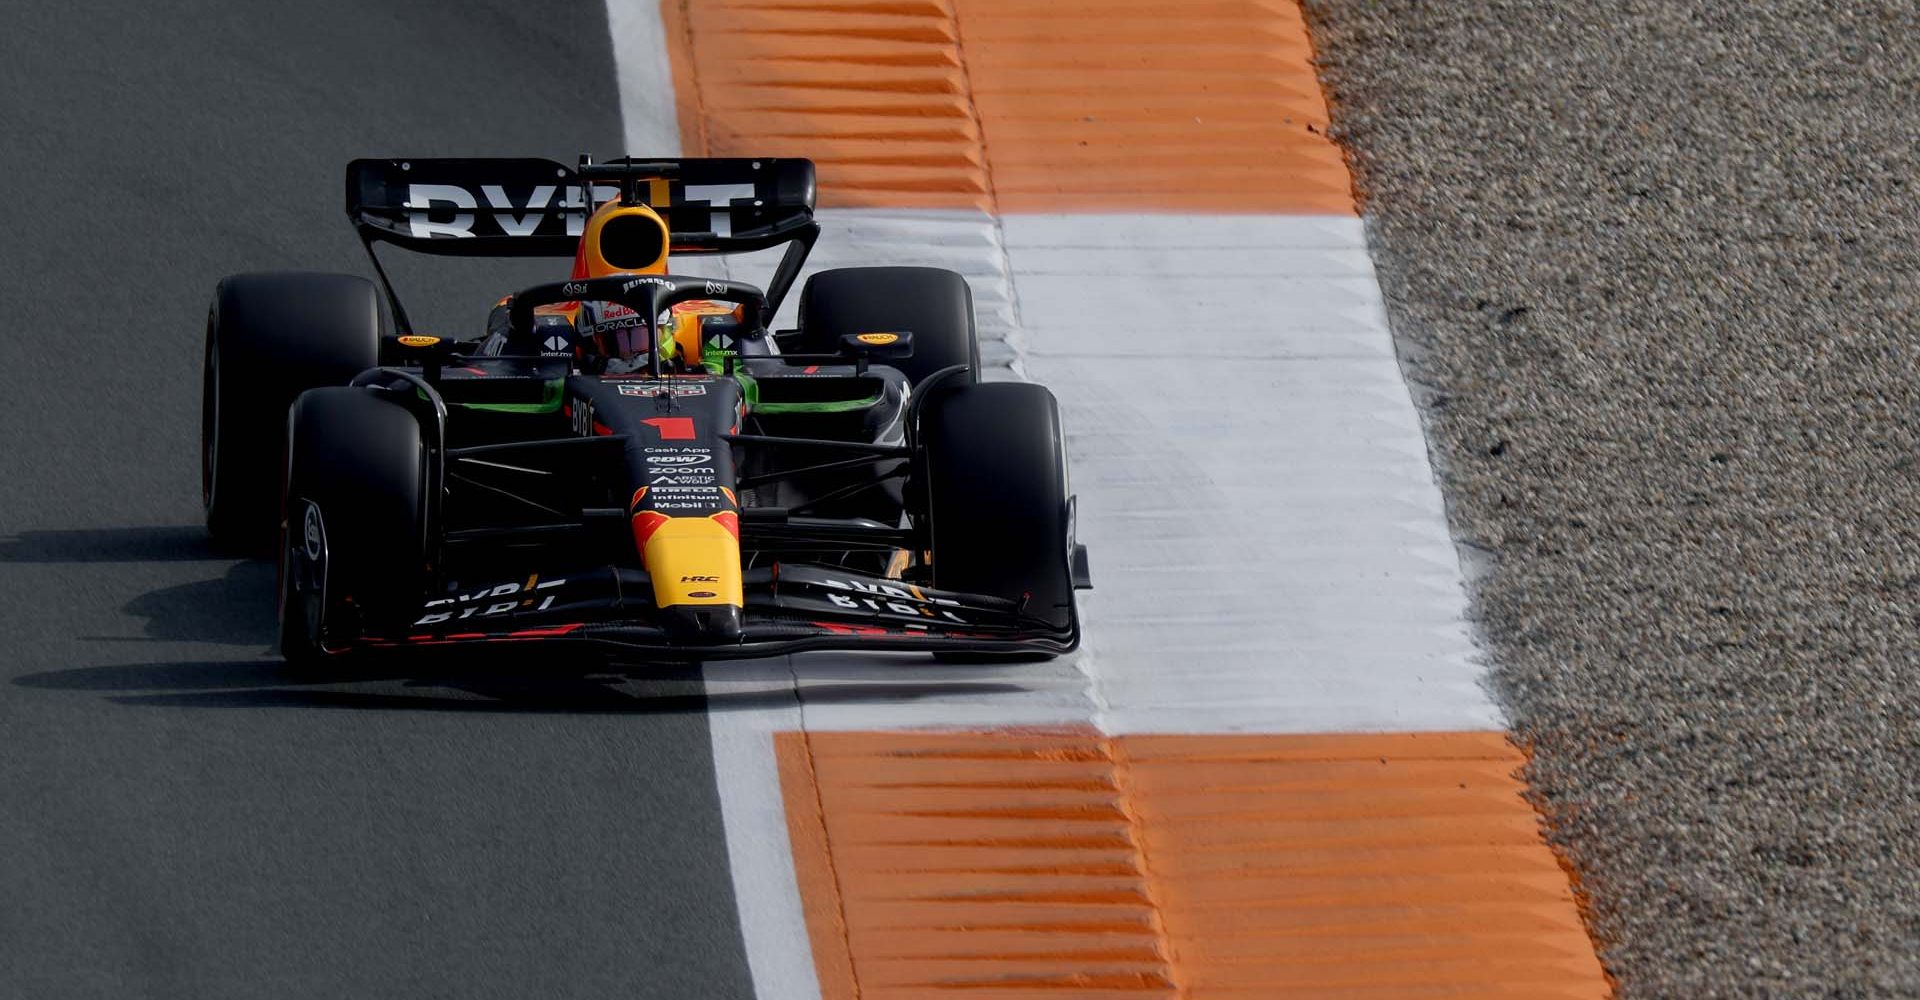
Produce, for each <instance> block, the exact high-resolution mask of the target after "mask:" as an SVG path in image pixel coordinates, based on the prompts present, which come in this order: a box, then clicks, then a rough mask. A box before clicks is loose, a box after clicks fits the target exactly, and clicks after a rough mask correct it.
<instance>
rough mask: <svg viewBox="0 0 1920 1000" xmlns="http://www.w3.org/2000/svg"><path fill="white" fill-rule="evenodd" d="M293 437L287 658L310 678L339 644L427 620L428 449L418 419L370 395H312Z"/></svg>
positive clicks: (285, 551) (285, 577)
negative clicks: (420, 617)
mask: <svg viewBox="0 0 1920 1000" xmlns="http://www.w3.org/2000/svg"><path fill="white" fill-rule="evenodd" d="M287 435H288V438H287V445H286V448H287V464H286V487H285V496H286V503H285V516H284V520H283V525H282V529H281V539H282V544H281V546H280V650H281V652H282V653H283V654H284V655H285V656H286V658H287V661H288V662H289V663H291V664H293V665H294V666H296V667H305V666H310V665H312V664H313V663H315V662H316V661H318V660H319V659H320V658H321V656H322V655H323V652H324V649H325V648H326V647H327V646H329V645H335V646H337V644H338V643H339V642H341V641H343V640H345V639H349V638H352V637H354V636H357V635H360V634H363V633H364V632H366V631H369V630H385V629H391V628H394V627H397V626H400V625H404V624H405V623H406V622H407V621H408V620H410V619H411V617H412V616H413V615H414V614H416V613H418V611H419V609H420V604H421V601H422V599H423V596H424V593H425V589H426V579H427V566H426V555H425V553H426V537H427V536H426V533H427V530H428V527H429V526H428V524H427V523H426V521H427V499H428V498H427V491H428V489H429V487H428V484H427V448H426V445H425V443H424V442H423V441H422V440H421V436H420V424H419V422H418V421H417V420H416V419H415V418H414V416H413V414H411V413H409V412H407V411H406V410H405V409H403V408H401V406H400V405H399V404H397V403H393V402H389V401H387V400H385V399H382V398H380V396H378V395H377V394H376V393H375V392H374V390H371V389H364V388H347V387H328V388H323V389H314V390H311V391H309V392H307V393H304V394H302V395H301V396H300V398H299V399H298V400H297V401H295V403H294V404H293V411H292V413H291V414H290V416H289V418H288V421H287ZM329 640H331V642H329Z"/></svg>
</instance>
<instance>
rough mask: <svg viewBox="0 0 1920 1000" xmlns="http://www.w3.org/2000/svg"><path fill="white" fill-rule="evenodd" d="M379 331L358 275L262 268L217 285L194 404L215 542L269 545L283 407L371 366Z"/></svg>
mask: <svg viewBox="0 0 1920 1000" xmlns="http://www.w3.org/2000/svg"><path fill="white" fill-rule="evenodd" d="M380 331H381V322H380V300H379V296H378V294H377V293H376V292H375V290H374V287H373V284H372V283H371V282H369V281H367V280H366V279H364V278H358V277H355V276H353V275H347V274H306V273H296V272H286V273H280V272H263V273H257V274H235V275H231V276H229V277H227V278H226V279H224V280H223V281H221V282H220V286H219V287H218V288H217V289H216V290H215V291H214V294H213V304H212V306H211V307H210V308H209V309H208V310H207V341H206V354H205V360H204V362H203V367H202V370H201V407H200V488H201V500H202V502H203V503H204V505H205V508H206V517H207V532H208V534H210V535H211V536H212V538H213V543H214V545H215V546H216V547H217V548H219V549H221V550H223V551H226V552H231V553H234V554H236V555H266V554H268V553H269V552H271V551H272V548H273V539H274V525H275V524H277V523H278V521H279V514H280V510H279V503H278V501H279V492H280V475H279V468H280V459H281V451H280V449H281V447H282V445H283V443H284V442H285V439H286V433H287V407H289V406H291V405H292V404H293V400H294V397H295V396H298V395H300V393H301V392H303V391H305V390H307V389H311V388H315V387H317V386H323V385H345V384H346V383H347V382H348V381H349V380H351V379H352V378H353V377H354V376H355V375H358V374H360V373H361V372H362V371H365V370H366V369H368V368H372V367H373V366H374V365H376V364H377V363H378V362H379V356H380Z"/></svg>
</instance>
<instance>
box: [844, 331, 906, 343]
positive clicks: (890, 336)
mask: <svg viewBox="0 0 1920 1000" xmlns="http://www.w3.org/2000/svg"><path fill="white" fill-rule="evenodd" d="M854 339H855V340H858V341H859V342H861V343H862V344H874V345H882V344H891V343H893V342H894V341H896V340H899V339H900V335H899V334H897V333H863V334H861V335H859V336H858V337H855V338H854Z"/></svg>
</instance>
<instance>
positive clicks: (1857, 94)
mask: <svg viewBox="0 0 1920 1000" xmlns="http://www.w3.org/2000/svg"><path fill="white" fill-rule="evenodd" d="M1307 7H1308V10H1309V13H1310V15H1311V17H1312V22H1313V26H1314V29H1315V32H1316V43H1317V47H1318V49H1319V52H1320V59H1321V64H1322V68H1323V72H1324V75H1325V77H1326V79H1327V81H1328V84H1329V88H1330V93H1331V97H1332V99H1333V101H1334V120H1335V123H1336V126H1337V127H1338V129H1339V132H1340V136H1341V138H1342V139H1343V140H1344V142H1345V143H1347V144H1348V146H1349V147H1350V148H1351V150H1352V153H1353V158H1354V162H1355V166H1356V174H1357V178H1358V184H1359V187H1360V190H1361V193H1362V195H1363V196H1364V197H1365V199H1366V212H1367V214H1368V216H1369V218H1370V221H1371V225H1372V235H1373V241H1374V244H1375V250H1376V253H1377V255H1378V258H1379V263H1380V269H1381V279H1382V281H1383V283H1384V286H1385V290H1386V294H1387V300H1388V304H1389V309H1390V311H1391V315H1392V320H1393V323H1394V325H1395V328H1396V330H1397V331H1398V334H1399V336H1400V337H1401V338H1402V344H1403V353H1404V365H1405V368H1406V371H1407V373H1408V375H1409V376H1410V378H1411V379H1412V380H1414V381H1415V382H1416V383H1417V386H1418V389H1417V393H1418V395H1420V396H1421V397H1422V398H1423V402H1424V405H1425V411H1426V416H1427V419H1428V420H1429V421H1430V423H1431V428H1432V433H1433V437H1434V448H1435V453H1436V457H1437V459H1438V461H1439V465H1440V467H1441V470H1442V472H1441V474H1442V477H1443V482H1444V486H1445V489H1446V492H1447V497H1448V502H1449V505H1450V508H1451V516H1452V519H1453V525H1454V529H1455V531H1456V533H1457V534H1458V535H1459V536H1460V537H1461V538H1462V539H1464V540H1465V541H1467V542H1468V543H1470V544H1471V545H1472V546H1474V547H1476V548H1479V549H1482V550H1484V552H1485V554H1486V558H1487V561H1488V562H1489V564H1490V567H1491V568H1490V571H1489V572H1488V573H1487V575H1485V576H1484V577H1483V578H1482V579H1480V580H1479V581H1478V584H1477V587H1476V595H1475V597H1476V602H1475V608H1476V615H1477V619H1478V622H1479V625H1480V627H1481V629H1482V630H1483V632H1484V634H1485V636H1486V638H1487V640H1488V642H1489V643H1490V649H1489V654H1490V660H1491V664H1492V667H1493V680H1494V683H1495V686H1496V689H1497V692H1498V694H1499V696H1500V697H1501V698H1502V700H1503V701H1504V703H1505V704H1506V705H1507V707H1508V709H1509V711H1510V712H1511V714H1512V718H1513V721H1514V723H1515V724H1516V726H1517V729H1518V735H1519V737H1520V738H1521V739H1523V740H1524V741H1526V742H1527V743H1528V744H1530V745H1531V746H1532V748H1533V750H1534V754H1535V756H1534V762H1533V765H1532V769H1531V779H1532V782H1533V786H1534V788H1535V791H1536V794H1537V796H1538V802H1539V804H1540V806H1541V807H1542V808H1543V809H1544V811H1545V813H1546V815H1547V817H1548V818H1549V820H1550V822H1551V824H1552V828H1553V832H1552V835H1553V838H1554V840H1555V841H1556V842H1557V843H1558V844H1559V845H1560V846H1561V847H1562V848H1563V849H1564V850H1565V851H1566V852H1567V854H1568V855H1569V856H1570V857H1571V859H1572V861H1573V863H1574V864H1575V866H1576V867H1577V869H1578V871H1579V873H1580V875H1581V876H1582V878H1583V879H1584V883H1585V887H1586V889H1587V890H1588V891H1589V892H1590V893H1591V895H1592V899H1593V918H1594V929H1595V931H1596V933H1597V936H1598V938H1599V940H1600V943H1601V945H1602V948H1603V955H1604V958H1605V961H1606V963H1607V965H1608V967H1609V969H1610V970H1611V971H1612V972H1613V973H1614V974H1615V975H1617V976H1618V978H1619V981H1620V985H1621V994H1622V996H1624V997H1628V998H1641V997H1687V998H1701V997H1778V996H1831V997H1894V996H1920V875H1916V872H1920V386H1917V381H1920V365H1917V364H1916V363H1917V362H1920V197H1916V196H1917V195H1920V191H1916V190H1915V187H1916V180H1915V174H1916V146H1917V144H1920V5H1916V4H1914V3H1913V2H1912V0H1884V2H1878V3H1875V2H1861V0H1845V2H1840V3H1829V2H1813V0H1778V2H1769V3H1746V2H1733V0H1627V2H1622V3H1607V4H1594V3H1589V2H1585V0H1523V2H1501V3H1444V4H1436V3H1426V2H1419V0H1308V3H1307Z"/></svg>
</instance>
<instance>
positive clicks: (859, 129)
mask: <svg viewBox="0 0 1920 1000" xmlns="http://www.w3.org/2000/svg"><path fill="white" fill-rule="evenodd" d="M663 9H664V11H665V13H666V19H667V28H668V31H667V35H668V38H669V48H670V51H671V55H672V59H673V62H674V69H675V82H676V85H677V87H678V94H679V101H680V124H681V132H682V134H683V135H684V137H685V142H686V147H687V149H688V151H689V152H690V153H703V154H705V155H712V156H746V155H761V156H765V155H775V156H781V155H786V156H810V157H812V158H813V159H814V160H815V161H816V162H817V163H818V164H819V165H820V174H821V176H820V187H821V193H820V197H821V201H822V203H823V204H829V205H874V206H890V207H928V208H955V207H976V208H980V209H982V210H985V211H997V212H1107V211H1156V212H1262V213H1313V214H1338V215H1351V214H1353V212H1354V205H1353V193H1352V179H1351V177H1350V175H1349V174H1348V172H1347V168H1346V164H1345V162H1344V161H1343V160H1342V158H1341V155H1340V151H1339V149H1338V148H1336V147H1335V146H1334V145H1333V143H1332V142H1330V141H1328V139H1327V138H1326V126H1327V109H1326V104H1325V101H1324V100H1323V99H1322V97H1321V94H1320V86H1319V81H1318V79H1317V77H1316V76H1315V74H1314V70H1313V65H1312V45H1311V43H1310V41H1309V39H1308V36H1307V29H1306V25H1305V23H1304V21H1303V19H1302V18H1301V15H1300V10H1299V6H1298V4H1297V2H1296V0H1191V2H1187V3H1183V4H1178V5H1172V6H1169V5H1168V4H1166V3H1164V2H1163V0H1050V2H1048V3H1044V4H1042V3H1033V2H1030V0H955V2H952V3H949V2H946V0H665V2H664V4H663Z"/></svg>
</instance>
